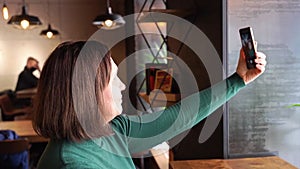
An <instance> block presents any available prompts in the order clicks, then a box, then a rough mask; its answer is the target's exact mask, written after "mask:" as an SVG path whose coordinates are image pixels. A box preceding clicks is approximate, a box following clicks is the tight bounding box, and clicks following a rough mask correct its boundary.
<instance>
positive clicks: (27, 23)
mask: <svg viewBox="0 0 300 169" xmlns="http://www.w3.org/2000/svg"><path fill="white" fill-rule="evenodd" d="M7 24H10V25H14V26H15V27H17V28H20V29H28V28H34V27H35V26H37V25H42V22H41V21H40V19H39V18H38V17H36V16H32V15H28V14H27V13H26V7H25V4H24V5H23V6H22V14H21V15H14V16H12V17H11V18H10V20H9V21H8V22H7Z"/></svg>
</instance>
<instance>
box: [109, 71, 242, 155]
mask: <svg viewBox="0 0 300 169" xmlns="http://www.w3.org/2000/svg"><path fill="white" fill-rule="evenodd" d="M244 86H245V84H244V82H243V80H242V79H241V78H240V77H239V76H238V75H237V74H236V73H235V74H233V75H232V76H230V77H229V78H227V79H226V80H223V81H221V82H219V83H218V84H216V85H214V86H212V87H211V88H208V89H205V90H203V91H201V92H199V93H195V94H193V95H191V96H189V97H187V98H185V99H183V100H181V101H180V102H179V103H177V104H175V105H173V106H170V107H169V108H166V109H165V110H163V111H160V112H156V113H152V114H146V115H142V116H125V115H124V116H118V117H117V118H116V119H114V124H118V126H119V130H122V131H123V132H124V134H125V135H126V136H127V139H128V146H129V151H130V152H132V153H134V152H140V151H142V150H145V149H148V148H151V147H153V146H155V145H157V144H159V143H161V142H163V141H166V140H169V139H171V138H173V137H174V136H176V135H178V134H180V133H181V132H183V131H185V130H187V129H190V128H191V127H193V126H194V125H196V124H197V123H199V122H200V121H201V120H203V119H204V118H206V117H207V116H209V115H210V114H211V113H212V112H214V111H215V110H216V109H217V108H218V107H220V106H221V105H223V104H224V103H226V101H228V100H229V99H230V98H232V97H233V96H234V95H235V94H236V93H237V92H238V91H239V90H240V89H242V88H243V87H244ZM117 121H118V122H117Z"/></svg>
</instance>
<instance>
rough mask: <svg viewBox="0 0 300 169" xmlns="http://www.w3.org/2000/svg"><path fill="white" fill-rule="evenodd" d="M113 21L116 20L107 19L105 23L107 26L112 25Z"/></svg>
mask: <svg viewBox="0 0 300 169" xmlns="http://www.w3.org/2000/svg"><path fill="white" fill-rule="evenodd" d="M113 23H114V22H113V21H112V20H110V19H107V20H106V21H104V25H105V26H106V27H111V26H112V25H113Z"/></svg>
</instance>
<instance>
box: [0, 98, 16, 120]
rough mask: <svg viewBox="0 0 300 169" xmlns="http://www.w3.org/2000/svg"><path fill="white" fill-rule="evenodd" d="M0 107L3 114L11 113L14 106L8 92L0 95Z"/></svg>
mask: <svg viewBox="0 0 300 169" xmlns="http://www.w3.org/2000/svg"><path fill="white" fill-rule="evenodd" d="M0 107H1V110H2V112H3V113H4V114H5V115H11V114H12V112H13V110H14V107H13V104H12V101H11V99H10V97H9V96H8V94H3V95H1V96H0Z"/></svg>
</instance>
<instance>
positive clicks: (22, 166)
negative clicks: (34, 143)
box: [0, 130, 30, 169]
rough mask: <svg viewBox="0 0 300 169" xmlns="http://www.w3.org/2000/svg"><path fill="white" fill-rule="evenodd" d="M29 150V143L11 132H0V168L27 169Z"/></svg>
mask: <svg viewBox="0 0 300 169" xmlns="http://www.w3.org/2000/svg"><path fill="white" fill-rule="evenodd" d="M29 148H30V144H29V141H28V140H27V139H22V138H19V137H18V135H17V134H16V132H14V131H13V130H0V168H10V169H28V168H29Z"/></svg>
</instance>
